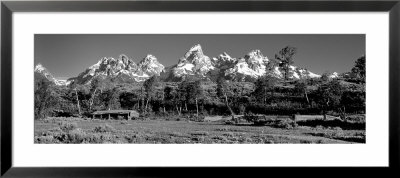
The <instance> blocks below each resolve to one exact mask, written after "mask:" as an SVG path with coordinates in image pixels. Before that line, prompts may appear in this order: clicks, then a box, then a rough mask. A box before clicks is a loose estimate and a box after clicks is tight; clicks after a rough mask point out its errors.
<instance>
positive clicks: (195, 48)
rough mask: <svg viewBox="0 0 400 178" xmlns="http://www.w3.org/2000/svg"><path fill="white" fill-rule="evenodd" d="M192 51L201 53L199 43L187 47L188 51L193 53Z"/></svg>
mask: <svg viewBox="0 0 400 178" xmlns="http://www.w3.org/2000/svg"><path fill="white" fill-rule="evenodd" d="M193 52H196V53H200V54H203V49H201V45H200V44H196V45H194V46H192V47H191V48H190V49H189V51H188V53H193Z"/></svg>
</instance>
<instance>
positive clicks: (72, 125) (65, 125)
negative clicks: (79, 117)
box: [58, 121, 78, 132]
mask: <svg viewBox="0 0 400 178" xmlns="http://www.w3.org/2000/svg"><path fill="white" fill-rule="evenodd" d="M58 125H59V126H60V129H61V130H62V131H63V132H69V131H71V130H74V129H76V128H77V127H78V124H76V123H75V122H72V123H70V122H64V121H63V122H61V123H58Z"/></svg>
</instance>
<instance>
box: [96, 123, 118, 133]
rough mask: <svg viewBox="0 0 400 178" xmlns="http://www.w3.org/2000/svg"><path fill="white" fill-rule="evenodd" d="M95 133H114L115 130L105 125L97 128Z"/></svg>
mask: <svg viewBox="0 0 400 178" xmlns="http://www.w3.org/2000/svg"><path fill="white" fill-rule="evenodd" d="M93 131H94V132H96V133H105V132H114V131H115V129H114V128H113V127H111V126H110V125H108V124H105V125H100V126H97V127H95V128H94V130H93Z"/></svg>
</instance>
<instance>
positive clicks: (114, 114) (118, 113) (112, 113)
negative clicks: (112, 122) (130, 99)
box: [92, 110, 139, 120]
mask: <svg viewBox="0 0 400 178" xmlns="http://www.w3.org/2000/svg"><path fill="white" fill-rule="evenodd" d="M92 116H93V119H119V118H123V119H126V120H131V119H132V118H138V117H139V113H138V112H137V111H135V110H105V111H95V112H93V113H92Z"/></svg>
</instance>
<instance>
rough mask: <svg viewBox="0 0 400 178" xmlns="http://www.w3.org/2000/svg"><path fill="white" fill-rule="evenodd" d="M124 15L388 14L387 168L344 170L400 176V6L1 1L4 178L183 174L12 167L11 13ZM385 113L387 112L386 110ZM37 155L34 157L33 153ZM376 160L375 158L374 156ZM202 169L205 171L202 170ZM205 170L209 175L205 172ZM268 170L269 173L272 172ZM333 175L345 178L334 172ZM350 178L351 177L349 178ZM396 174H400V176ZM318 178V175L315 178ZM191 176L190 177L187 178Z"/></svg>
mask: <svg viewBox="0 0 400 178" xmlns="http://www.w3.org/2000/svg"><path fill="white" fill-rule="evenodd" d="M111 11H115V12H123V11H160V12H161V11H162V12H173V11H175V12H178V11H179V12H184V11H202V12H216V11H226V12H228V11H230V12H235V11H248V12H250V11H258V12H261V11H274V12H276V11H293V12H316V11H318V12H319V11H321V12H326V11H328V12H329V11H332V12H389V24H390V25H389V108H387V109H388V110H389V133H388V134H389V167H384V168H383V167H380V168H378V167H376V168H353V169H348V168H344V169H346V170H347V171H350V172H352V173H351V174H350V175H359V174H365V175H367V174H369V173H370V172H374V171H379V172H381V171H382V172H392V173H396V172H398V168H399V160H400V156H399V152H400V150H399V141H400V140H399V135H400V125H399V119H400V112H399V111H400V110H399V109H400V107H399V102H400V88H399V87H400V86H399V81H400V77H399V76H400V47H399V44H400V35H399V34H400V24H399V22H400V1H399V0H390V1H380V0H365V1H350V0H346V1H327V0H318V1H304V0H303V1H287V0H280V1H2V2H1V73H0V74H1V110H0V112H1V175H2V176H6V177H67V176H68V177H131V176H139V177H142V176H160V177H166V176H174V177H175V176H176V175H177V174H179V173H183V172H181V171H182V168H129V167H125V168H123V167H118V168H115V167H114V168H112V167H107V168H95V167H90V168H78V167H75V168H20V167H13V166H12V71H11V66H12V43H13V42H12V32H13V29H12V18H13V12H111ZM382 109H385V108H382ZM32 154H34V153H32ZM371 154H373V153H371ZM199 169H201V170H199ZM203 169H207V170H203ZM265 169H266V168H246V169H244V168H239V169H238V168H233V169H232V168H220V169H215V168H183V171H184V172H189V173H190V174H195V175H196V176H199V175H204V176H207V175H209V174H213V175H215V173H211V171H217V172H218V173H223V174H224V175H225V176H226V175H229V174H234V175H236V176H238V175H241V174H243V175H247V176H248V175H249V174H256V173H262V174H266V173H268V172H269V171H265ZM268 169H270V168H268ZM274 169H277V171H278V172H285V174H287V173H289V174H293V175H297V174H298V173H302V172H306V173H307V172H308V173H307V175H310V174H313V171H311V170H310V169H309V168H305V169H306V170H305V171H303V170H302V171H299V170H298V168H288V169H294V170H295V171H287V170H281V168H276V167H275V168H274ZM317 169H323V170H326V169H327V170H326V171H329V174H330V175H341V174H342V173H343V172H341V171H333V170H331V168H317ZM346 174H347V175H348V173H346ZM397 174H398V173H397ZM317 175H318V174H317ZM189 176H190V175H189Z"/></svg>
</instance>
